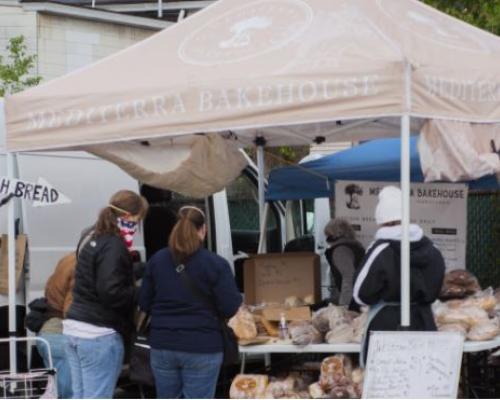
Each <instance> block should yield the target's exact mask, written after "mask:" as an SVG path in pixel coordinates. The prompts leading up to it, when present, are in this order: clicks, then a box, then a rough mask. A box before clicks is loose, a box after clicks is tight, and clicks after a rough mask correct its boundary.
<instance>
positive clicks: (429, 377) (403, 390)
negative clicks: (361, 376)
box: [363, 331, 464, 399]
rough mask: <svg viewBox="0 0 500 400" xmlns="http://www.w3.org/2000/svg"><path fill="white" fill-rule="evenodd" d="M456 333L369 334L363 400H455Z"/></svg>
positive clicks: (459, 349) (460, 346) (459, 354)
mask: <svg viewBox="0 0 500 400" xmlns="http://www.w3.org/2000/svg"><path fill="white" fill-rule="evenodd" d="M463 343H464V337H463V336H462V335H461V334H460V333H459V332H376V331H375V332H371V335H370V346H369V347H368V362H367V365H366V369H365V383H364V385H363V398H364V399H456V398H457V394H458V393H457V392H458V381H459V378H460V366H461V363H462V350H463Z"/></svg>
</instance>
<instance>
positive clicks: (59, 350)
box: [36, 333, 72, 399]
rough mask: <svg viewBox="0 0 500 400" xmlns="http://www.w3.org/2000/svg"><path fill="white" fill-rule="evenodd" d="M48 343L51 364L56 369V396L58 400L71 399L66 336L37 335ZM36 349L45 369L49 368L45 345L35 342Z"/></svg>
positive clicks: (58, 334)
mask: <svg viewBox="0 0 500 400" xmlns="http://www.w3.org/2000/svg"><path fill="white" fill-rule="evenodd" d="M38 336H39V337H41V338H42V339H45V340H46V341H47V342H49V345H50V354H51V356H52V364H53V366H54V368H55V369H56V380H57V395H58V397H59V398H60V399H71V397H72V391H71V372H70V370H69V362H68V358H67V357H66V351H65V347H66V336H64V335H63V334H62V333H50V334H49V333H44V334H40V335H38ZM36 347H37V349H38V352H39V353H40V355H41V356H42V358H43V362H44V364H45V367H46V368H49V354H48V350H47V346H46V345H45V343H42V342H39V341H37V343H36Z"/></svg>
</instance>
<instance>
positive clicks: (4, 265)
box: [0, 235, 28, 295]
mask: <svg viewBox="0 0 500 400" xmlns="http://www.w3.org/2000/svg"><path fill="white" fill-rule="evenodd" d="M8 239H9V237H8V236H7V235H2V236H1V240H0V294H2V295H7V294H8V293H9V251H8V248H9V246H8V242H9V240H8ZM27 242H28V238H27V236H26V235H17V238H16V246H15V248H16V274H15V275H16V278H15V279H16V292H17V290H18V289H19V283H20V282H21V274H22V272H23V267H24V257H25V255H26V244H27Z"/></svg>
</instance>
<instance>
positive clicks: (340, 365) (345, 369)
mask: <svg viewBox="0 0 500 400" xmlns="http://www.w3.org/2000/svg"><path fill="white" fill-rule="evenodd" d="M351 375H352V361H351V359H350V358H349V357H346V356H345V355H343V354H340V355H337V356H332V357H327V358H325V359H324V360H323V362H322V363H321V372H320V376H319V384H320V385H321V387H322V388H323V390H324V391H325V392H327V391H329V390H331V389H332V388H333V387H335V386H346V385H349V384H350V383H351Z"/></svg>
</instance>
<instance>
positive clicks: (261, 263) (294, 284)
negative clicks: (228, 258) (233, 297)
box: [243, 252, 321, 304]
mask: <svg viewBox="0 0 500 400" xmlns="http://www.w3.org/2000/svg"><path fill="white" fill-rule="evenodd" d="M243 276H244V290H245V303H246V304H260V303H264V302H265V303H281V304H282V303H284V301H285V299H286V298H287V297H290V296H297V297H299V298H304V297H305V296H308V295H313V296H314V301H315V302H319V301H320V300H321V275H320V260H319V256H318V255H317V254H315V253H309V252H297V253H270V254H259V255H255V256H252V257H250V258H248V259H247V260H245V262H244V264H243Z"/></svg>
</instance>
